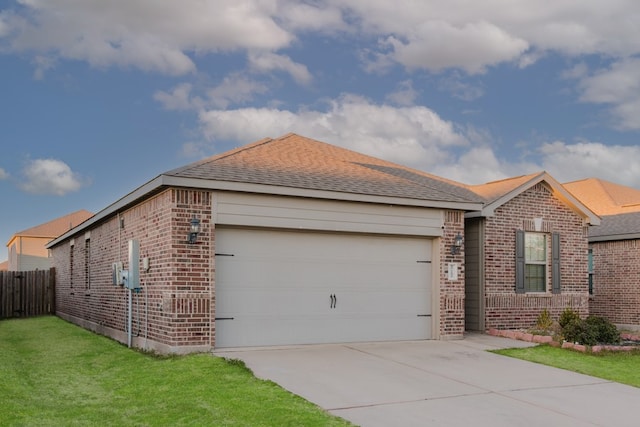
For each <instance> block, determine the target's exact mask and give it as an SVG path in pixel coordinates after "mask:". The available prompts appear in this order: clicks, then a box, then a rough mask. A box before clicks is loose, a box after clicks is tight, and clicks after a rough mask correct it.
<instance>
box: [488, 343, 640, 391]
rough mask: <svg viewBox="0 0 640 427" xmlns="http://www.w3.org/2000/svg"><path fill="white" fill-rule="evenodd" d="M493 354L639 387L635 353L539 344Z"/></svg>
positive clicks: (639, 364)
mask: <svg viewBox="0 0 640 427" xmlns="http://www.w3.org/2000/svg"><path fill="white" fill-rule="evenodd" d="M494 353H497V354H503V355H505V356H510V357H515V358H518V359H523V360H528V361H530V362H536V363H541V364H543V365H549V366H555V367H556V368H562V369H566V370H569V371H574V372H579V373H581V374H587V375H591V376H593V377H598V378H603V379H606V380H611V381H615V382H618V383H622V384H628V385H632V386H634V387H640V353H638V352H634V353H627V352H603V353H599V354H591V353H580V352H577V351H571V350H567V349H561V348H556V347H551V346H547V345H540V346H537V347H529V348H512V349H506V350H496V351H494Z"/></svg>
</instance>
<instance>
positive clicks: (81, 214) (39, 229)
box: [7, 209, 93, 246]
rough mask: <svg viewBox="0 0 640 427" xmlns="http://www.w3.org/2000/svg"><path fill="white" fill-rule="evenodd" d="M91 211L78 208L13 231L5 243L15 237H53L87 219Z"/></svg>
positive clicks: (90, 215)
mask: <svg viewBox="0 0 640 427" xmlns="http://www.w3.org/2000/svg"><path fill="white" fill-rule="evenodd" d="M92 216H93V213H91V212H89V211H87V210H84V209H82V210H79V211H76V212H73V213H70V214H68V215H65V216H61V217H60V218H56V219H54V220H51V221H48V222H45V223H44V224H40V225H36V226H35V227H31V228H27V229H26V230H22V231H19V232H17V233H15V234H14V235H13V236H12V237H11V238H10V239H9V242H8V243H7V246H9V245H10V244H11V242H12V241H13V240H14V239H16V238H17V237H40V238H49V239H54V238H56V237H58V236H60V235H61V234H63V233H65V232H67V231H69V230H71V229H72V228H73V227H76V226H78V225H79V224H81V223H83V222H84V221H86V220H87V219H89V218H91V217H92Z"/></svg>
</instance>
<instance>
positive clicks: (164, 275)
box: [52, 189, 214, 352]
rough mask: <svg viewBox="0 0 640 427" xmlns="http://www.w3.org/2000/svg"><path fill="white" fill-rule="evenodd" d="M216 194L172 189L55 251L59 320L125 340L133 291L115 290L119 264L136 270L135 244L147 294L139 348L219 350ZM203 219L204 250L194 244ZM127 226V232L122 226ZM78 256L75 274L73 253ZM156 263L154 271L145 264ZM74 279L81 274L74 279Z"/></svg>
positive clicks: (136, 325)
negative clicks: (193, 231) (194, 222)
mask: <svg viewBox="0 0 640 427" xmlns="http://www.w3.org/2000/svg"><path fill="white" fill-rule="evenodd" d="M211 197H212V196H211V193H210V192H207V191H201V190H182V189H168V190H166V191H164V192H162V193H160V194H158V195H155V196H153V197H152V198H150V199H148V200H146V201H144V202H142V203H140V204H138V205H136V206H134V207H132V208H129V209H125V210H123V211H122V212H120V214H119V215H118V216H115V217H112V218H109V219H107V220H105V221H104V222H101V223H98V224H96V225H95V226H93V227H92V228H91V229H90V230H89V233H88V234H85V233H84V232H83V233H82V234H80V235H76V236H74V241H75V244H74V245H73V247H72V248H71V246H70V242H69V241H65V242H62V243H61V244H59V245H57V246H56V247H54V248H53V249H52V255H53V262H54V266H55V267H56V273H57V277H56V280H57V285H56V298H57V311H58V314H59V315H60V316H61V317H63V318H67V319H69V320H71V321H74V322H76V323H79V324H82V325H83V326H85V327H88V328H90V329H92V330H95V331H97V332H100V333H104V334H106V335H109V336H112V337H113V338H116V339H119V340H120V341H123V338H124V337H126V323H127V311H128V310H127V303H128V290H127V289H124V288H123V287H122V286H114V285H113V284H112V274H111V270H112V264H113V263H114V262H116V261H122V262H124V264H125V265H124V268H125V269H128V268H129V266H128V265H127V260H128V241H129V240H130V239H137V240H138V241H139V242H140V259H141V263H140V285H141V288H142V289H141V291H140V292H139V293H133V310H132V320H133V325H132V328H131V330H132V336H133V341H134V346H137V347H142V348H150V349H157V350H160V351H163V352H173V351H178V352H179V351H180V348H188V347H189V348H193V349H208V348H210V347H211V346H212V344H213V337H214V331H213V323H212V322H211V318H212V316H213V313H212V310H211V308H212V307H213V298H214V295H213V286H212V284H213V282H212V281H213V225H212V222H211V205H212V203H211ZM194 214H195V215H196V217H198V218H199V219H200V221H201V229H202V232H201V234H200V236H199V238H198V244H196V245H189V244H187V243H186V236H187V233H188V231H189V227H190V224H189V221H190V219H191V218H192V217H193V215H194ZM121 224H122V227H121ZM85 236H90V241H91V245H90V268H89V270H88V271H89V275H90V286H89V287H87V286H86V283H85V282H86V280H85V279H86V278H85V275H86V269H85V259H86V255H85V253H86V251H85ZM70 251H73V257H72V259H73V269H72V268H71V266H70V254H71V252H70ZM143 258H148V259H149V266H150V269H149V271H148V272H146V271H144V270H143V269H142V259H143ZM72 273H73V274H72Z"/></svg>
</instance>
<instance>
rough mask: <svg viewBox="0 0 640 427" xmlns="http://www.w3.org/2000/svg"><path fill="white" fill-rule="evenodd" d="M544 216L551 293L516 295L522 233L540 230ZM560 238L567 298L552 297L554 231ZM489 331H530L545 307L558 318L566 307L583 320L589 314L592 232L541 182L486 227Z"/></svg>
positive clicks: (486, 318)
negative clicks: (517, 237) (537, 223)
mask: <svg viewBox="0 0 640 427" xmlns="http://www.w3.org/2000/svg"><path fill="white" fill-rule="evenodd" d="M534 218H543V223H542V231H544V232H546V233H547V235H548V238H547V258H548V265H547V292H546V293H544V294H538V293H529V294H516V292H515V263H516V261H515V235H516V230H525V231H534V228H533V227H534V224H533V221H532V220H533V219H534ZM552 232H557V233H559V234H560V246H561V249H560V270H561V271H560V274H561V285H562V288H561V290H562V292H561V294H557V295H554V294H552V293H551V233H552ZM485 233H486V234H485V235H486V239H485V244H484V251H485V260H484V262H485V278H484V280H485V322H486V323H485V327H486V328H487V329H488V328H497V329H515V328H528V327H531V326H533V325H534V324H535V322H536V319H537V317H538V315H539V314H540V313H541V312H542V310H544V309H545V308H546V309H547V310H548V311H549V312H550V314H551V316H552V317H553V318H554V319H557V318H558V316H559V315H560V313H561V312H562V311H563V310H564V309H565V308H566V307H572V308H573V309H574V310H576V311H577V312H578V313H579V314H580V315H581V316H586V315H587V314H588V311H589V304H588V301H589V285H588V273H587V268H588V258H587V249H588V247H587V246H588V243H587V236H586V233H587V230H586V228H585V227H584V225H583V220H582V218H581V217H580V216H578V215H577V214H576V213H575V212H573V211H572V210H570V209H569V207H568V206H566V205H565V204H564V203H562V202H561V201H560V200H558V199H556V198H555V197H554V196H553V194H552V193H551V192H550V190H549V189H548V188H547V187H546V185H544V184H542V183H540V184H537V185H535V186H534V187H532V188H531V189H529V190H528V191H526V192H524V193H522V194H520V195H518V196H517V197H515V198H513V199H512V200H510V201H509V202H507V203H505V204H504V205H502V206H501V207H500V208H498V209H496V211H495V216H492V217H489V218H486V228H485Z"/></svg>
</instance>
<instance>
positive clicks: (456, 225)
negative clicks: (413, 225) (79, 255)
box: [439, 211, 464, 338]
mask: <svg viewBox="0 0 640 427" xmlns="http://www.w3.org/2000/svg"><path fill="white" fill-rule="evenodd" d="M458 233H460V235H462V236H464V212H462V211H445V212H444V231H443V237H442V239H441V240H440V253H441V254H442V255H441V256H442V258H441V262H440V295H439V298H440V307H439V310H440V325H439V328H440V337H441V338H462V337H463V335H464V244H463V245H462V247H461V250H460V253H459V254H455V255H452V254H451V245H453V242H454V240H455V237H456V236H457V235H458ZM450 263H455V264H457V265H458V279H457V280H449V274H448V267H449V264H450Z"/></svg>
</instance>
